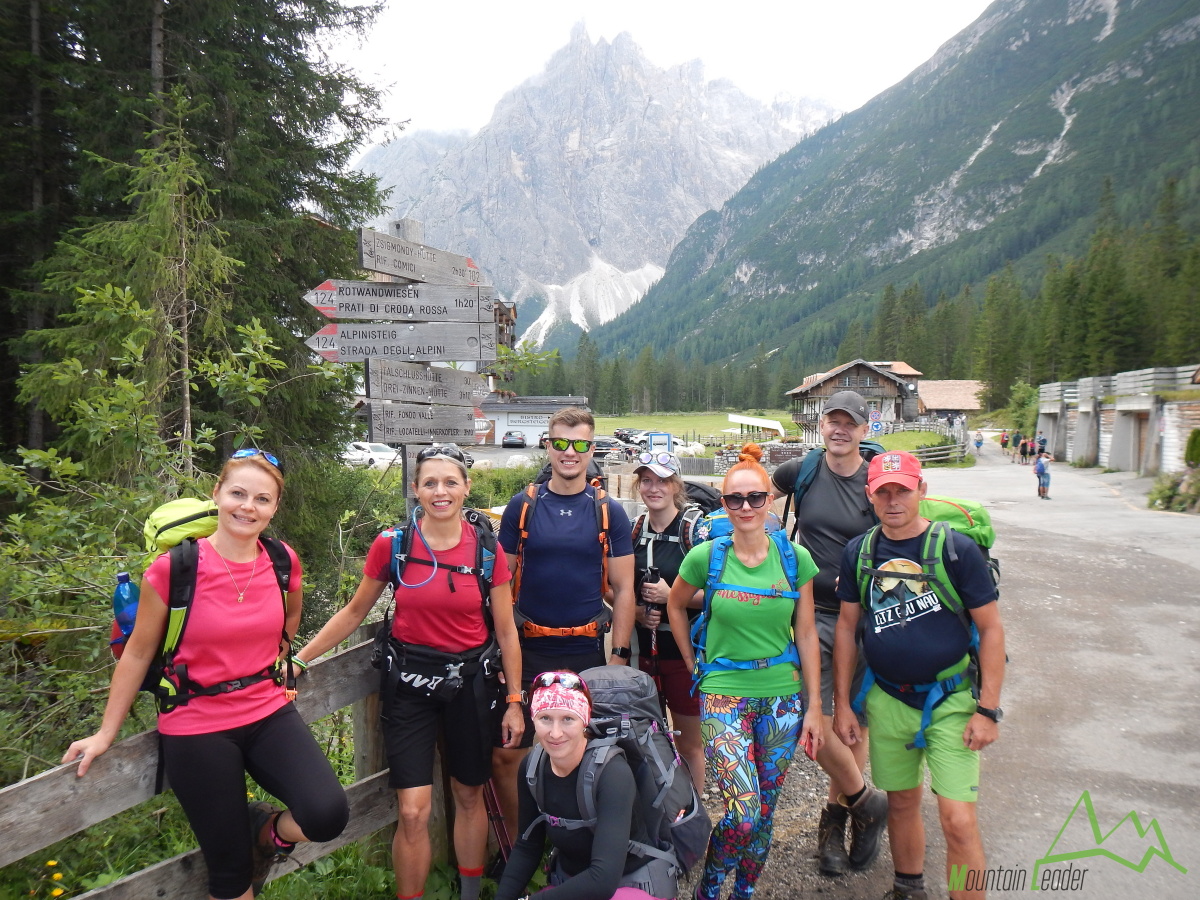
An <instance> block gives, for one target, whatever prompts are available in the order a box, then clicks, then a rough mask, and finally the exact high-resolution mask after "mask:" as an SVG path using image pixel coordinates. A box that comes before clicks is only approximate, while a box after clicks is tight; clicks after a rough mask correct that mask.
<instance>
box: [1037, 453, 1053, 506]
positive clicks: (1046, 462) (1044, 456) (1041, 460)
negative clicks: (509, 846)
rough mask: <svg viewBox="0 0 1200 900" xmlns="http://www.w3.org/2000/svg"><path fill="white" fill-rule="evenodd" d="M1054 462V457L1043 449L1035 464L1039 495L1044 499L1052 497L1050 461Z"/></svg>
mask: <svg viewBox="0 0 1200 900" xmlns="http://www.w3.org/2000/svg"><path fill="white" fill-rule="evenodd" d="M1052 462H1054V457H1053V456H1051V455H1050V454H1049V453H1046V452H1045V451H1042V452H1040V453H1038V456H1037V460H1036V462H1034V464H1033V474H1034V475H1036V476H1037V483H1038V496H1039V497H1041V498H1042V499H1043V500H1049V499H1050V463H1052Z"/></svg>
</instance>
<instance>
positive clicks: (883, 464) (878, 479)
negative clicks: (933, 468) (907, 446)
mask: <svg viewBox="0 0 1200 900" xmlns="http://www.w3.org/2000/svg"><path fill="white" fill-rule="evenodd" d="M920 483H921V461H920V460H919V459H917V458H916V457H915V456H913V455H912V454H911V453H905V452H903V451H893V452H888V453H880V454H879V455H877V456H873V457H871V465H870V466H869V467H868V468H867V490H868V491H870V492H871V493H872V494H873V493H875V492H876V491H877V490H879V488H880V487H881V486H882V485H885V484H900V485H903V486H904V487H906V488H910V489H911V490H914V491H915V490H916V489H917V485H919V484H920Z"/></svg>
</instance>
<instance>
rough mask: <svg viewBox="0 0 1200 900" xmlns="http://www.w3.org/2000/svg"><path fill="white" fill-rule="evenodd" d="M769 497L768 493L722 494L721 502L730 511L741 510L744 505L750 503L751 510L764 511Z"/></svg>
mask: <svg viewBox="0 0 1200 900" xmlns="http://www.w3.org/2000/svg"><path fill="white" fill-rule="evenodd" d="M769 496H770V494H768V493H767V492H766V491H751V492H750V493H748V494H722V495H721V500H722V501H723V502H724V503H725V505H726V506H728V507H729V508H730V509H741V508H742V504H744V503H749V504H750V508H751V509H762V508H763V507H764V506H765V505H766V503H767V497H769Z"/></svg>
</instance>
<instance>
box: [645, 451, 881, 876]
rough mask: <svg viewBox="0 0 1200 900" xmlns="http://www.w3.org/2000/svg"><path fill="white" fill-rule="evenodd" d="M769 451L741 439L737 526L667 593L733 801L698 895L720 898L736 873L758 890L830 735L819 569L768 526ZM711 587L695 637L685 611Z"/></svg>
mask: <svg viewBox="0 0 1200 900" xmlns="http://www.w3.org/2000/svg"><path fill="white" fill-rule="evenodd" d="M761 458H762V448H761V447H759V446H758V445H757V444H746V445H745V446H744V447H743V448H742V452H741V454H740V455H739V458H738V462H737V463H735V464H734V465H733V466H732V467H731V468H730V469H729V471H728V473H726V475H725V480H724V482H723V483H722V485H721V494H722V502H723V503H724V505H725V509H726V511H727V512H728V513H729V520H730V522H731V523H732V524H733V533H732V535H722V536H721V537H718V538H715V539H713V540H711V541H705V542H704V543H702V544H698V545H697V546H695V547H693V548H692V549H691V550H690V551H689V552H688V555H687V556H686V557H685V558H684V560H683V564H682V565H681V566H680V568H679V577H678V578H676V579H675V585H674V587H672V588H671V595H670V597H669V598H668V600H667V615H668V617H669V619H670V622H671V633H672V634H673V635H674V637H675V642H676V644H678V646H679V652H680V654H681V655H682V656H683V658H684V662H685V663H687V665H688V668H694V671H695V672H696V674H697V676H698V677H699V688H700V691H701V705H702V710H703V711H702V713H701V728H702V730H703V733H704V735H705V741H706V743H705V754H706V755H707V756H708V758H709V761H710V762H711V763H712V767H713V773H714V778H715V779H716V782H717V787H718V788H719V789H720V792H721V801H722V805H723V806H724V815H723V816H722V818H721V820H720V821H719V822H718V823H717V826H716V827H715V828H714V829H713V831H712V836H711V838H710V840H709V845H708V854H707V856H706V858H705V860H704V871H703V873H702V874H701V876H700V880H699V883H698V884H697V886H696V895H695V898H696V900H716V898H717V896H718V895H719V894H720V893H721V885H722V883H723V882H724V881H725V879H726V877H727V876H728V875H729V874H730V873H733V874H734V884H733V896H734V897H744V898H749V897H750V896H752V895H753V893H754V887H755V884H756V883H757V882H758V879H759V876H760V875H761V874H762V869H763V866H764V865H765V864H766V861H767V855H768V853H769V852H770V850H771V836H772V830H773V824H774V816H775V805H776V803H777V801H778V800H779V794H780V792H781V791H782V790H783V783H784V779H785V778H786V777H787V773H788V769H789V768H790V767H791V763H792V759H793V757H794V755H795V753H796V749H797V746H801V745H802V746H804V747H805V749H806V752H808V754H809V755H810V756H812V757H814V758H815V756H816V754H817V753H819V752H820V750H821V744H822V740H823V738H822V719H821V695H820V691H819V689H818V685H819V684H820V680H821V674H820V648H819V646H818V642H817V630H816V625H815V623H814V621H813V619H814V616H813V594H812V579H813V576H814V575H816V574H817V566H816V564H815V563H814V562H813V561H812V557H811V556H810V555H809V552H808V551H807V550H805V549H804V548H803V547H799V546H797V545H795V544H793V543H791V542H790V541H788V540H787V536H786V534H785V533H784V532H783V531H782V530H779V531H773V532H771V533H769V534H768V533H767V530H766V527H765V526H766V520H767V515H768V514H769V513H770V509H771V501H772V499H774V494H773V493H772V492H771V479H770V477H769V476H768V475H767V472H766V470H765V469H764V468H763V467H762V465H761V464H760V463H759V459H761ZM701 587H703V588H704V589H705V596H704V609H703V610H702V612H701V616H700V618H699V619H697V620H696V623H695V625H694V626H693V633H692V639H691V640H690V641H689V640H688V618H687V611H688V607H689V604H690V603H691V602H692V598H693V597H694V596H695V593H696V591H697V589H699V588H701ZM802 676H803V677H802ZM806 695H807V698H808V700H807V703H806V701H805V696H806ZM864 790H865V789H864Z"/></svg>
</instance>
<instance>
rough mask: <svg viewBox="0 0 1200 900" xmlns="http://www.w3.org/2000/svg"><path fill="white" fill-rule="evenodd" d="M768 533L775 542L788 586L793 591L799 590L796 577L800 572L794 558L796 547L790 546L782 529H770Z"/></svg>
mask: <svg viewBox="0 0 1200 900" xmlns="http://www.w3.org/2000/svg"><path fill="white" fill-rule="evenodd" d="M768 534H769V537H770V538H771V540H772V541H773V542H774V543H775V547H776V549H778V550H779V559H780V561H781V562H782V563H783V573H784V575H786V576H787V582H788V587H790V588H791V589H792V590H793V591H798V590H800V588H799V586H798V585H797V584H796V577H797V576H798V575H799V573H800V562H799V560H797V559H796V548H795V547H793V546H792V542H791V541H789V540H788V538H787V535H786V534H784V533H783V531H782V530H780V531H772V532H769V533H768Z"/></svg>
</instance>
